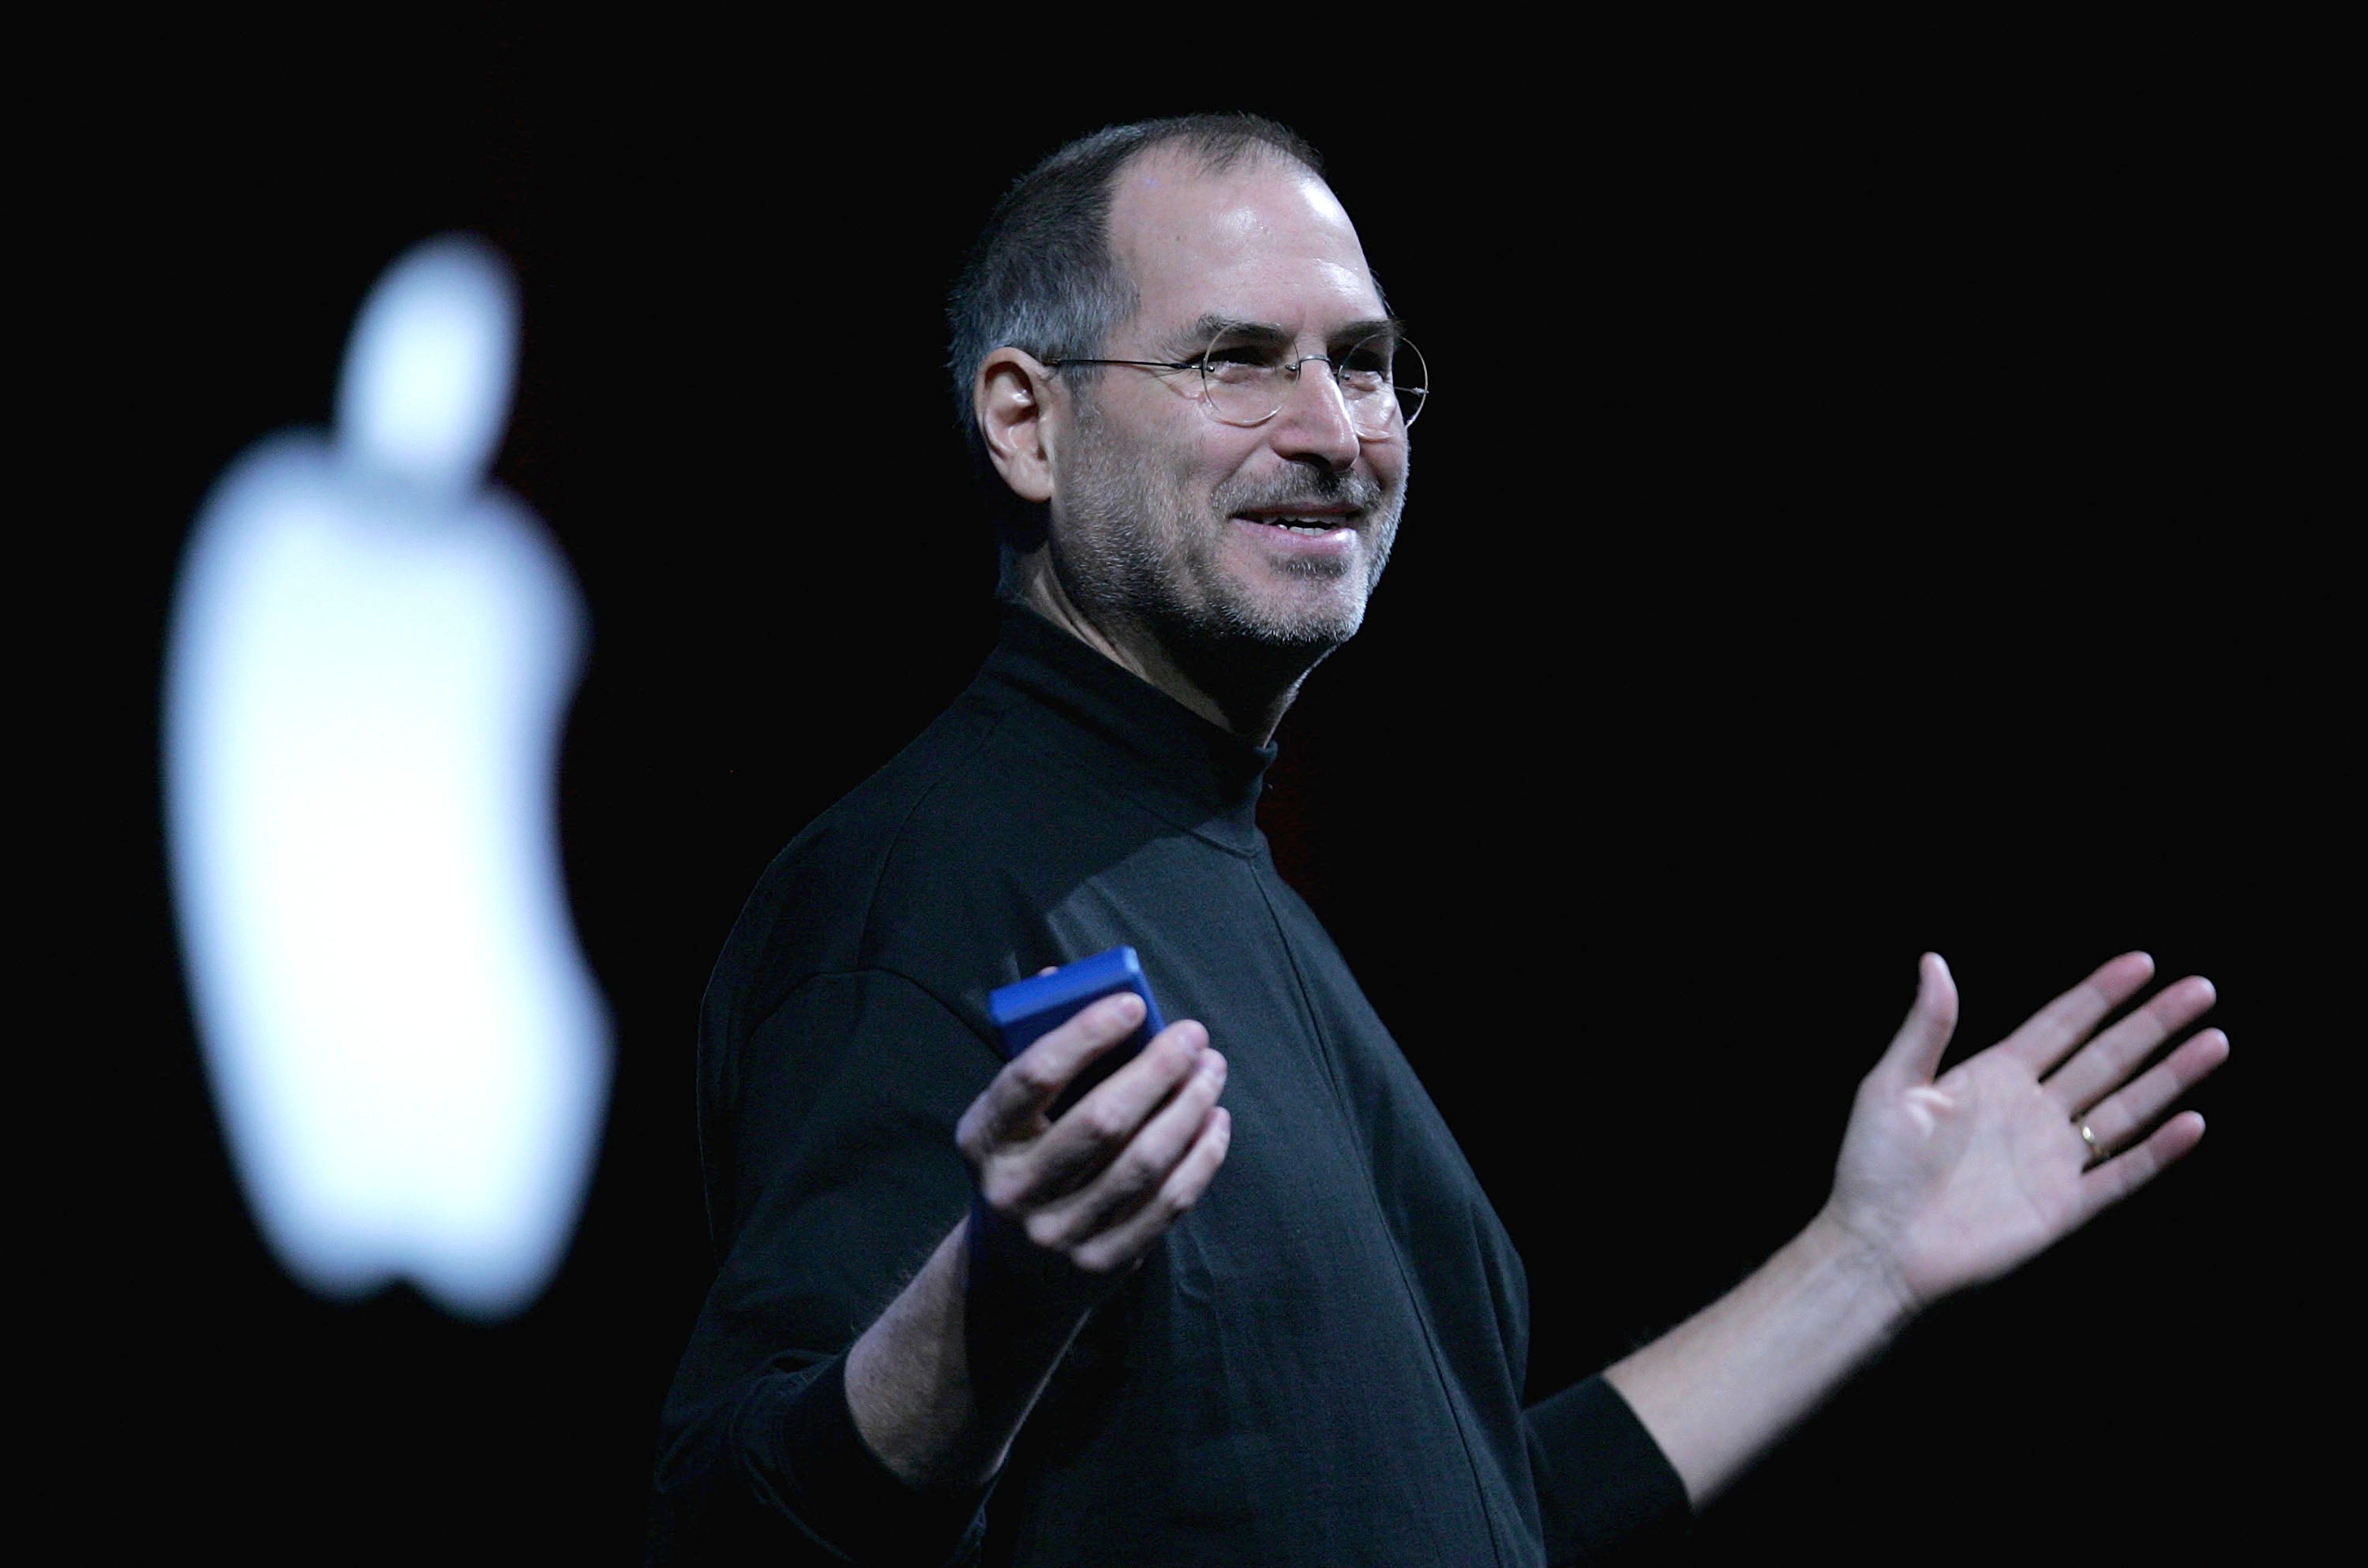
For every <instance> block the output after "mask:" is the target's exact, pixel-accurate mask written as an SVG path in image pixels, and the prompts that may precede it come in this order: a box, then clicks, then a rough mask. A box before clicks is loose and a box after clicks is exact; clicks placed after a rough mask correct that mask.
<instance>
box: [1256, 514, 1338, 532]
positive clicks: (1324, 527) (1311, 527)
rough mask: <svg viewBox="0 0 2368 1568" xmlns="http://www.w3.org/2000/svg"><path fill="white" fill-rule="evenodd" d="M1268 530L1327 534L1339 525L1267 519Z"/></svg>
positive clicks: (1300, 518) (1292, 519) (1295, 519)
mask: <svg viewBox="0 0 2368 1568" xmlns="http://www.w3.org/2000/svg"><path fill="white" fill-rule="evenodd" d="M1264 520H1265V522H1266V523H1267V525H1268V526H1269V528H1288V529H1290V530H1291V531H1292V533H1295V534H1328V533H1330V532H1331V531H1332V530H1333V529H1334V528H1338V527H1339V526H1340V525H1339V524H1338V523H1337V522H1309V521H1308V520H1307V519H1305V518H1304V517H1268V518H1266V519H1264Z"/></svg>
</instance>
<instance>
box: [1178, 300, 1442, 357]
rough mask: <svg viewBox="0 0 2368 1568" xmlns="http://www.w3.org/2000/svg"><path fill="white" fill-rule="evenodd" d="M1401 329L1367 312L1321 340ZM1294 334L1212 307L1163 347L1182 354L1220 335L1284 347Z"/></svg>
mask: <svg viewBox="0 0 2368 1568" xmlns="http://www.w3.org/2000/svg"><path fill="white" fill-rule="evenodd" d="M1405 331H1406V324H1405V323H1404V322H1401V321H1400V320H1398V318H1397V317H1395V316H1369V317H1366V318H1364V319H1362V320H1360V321H1352V322H1349V323H1346V324H1343V325H1342V326H1340V327H1339V328H1338V330H1336V331H1334V332H1332V333H1331V334H1329V335H1327V336H1326V339H1325V341H1326V343H1327V344H1332V345H1338V346H1340V347H1346V346H1348V345H1349V344H1353V343H1361V342H1363V341H1364V340H1365V339H1366V338H1369V337H1378V336H1380V335H1382V334H1383V333H1388V334H1391V335H1395V336H1403V335H1405ZM1220 336H1230V337H1235V338H1238V339H1239V340H1240V341H1242V342H1243V343H1245V344H1255V345H1261V346H1268V347H1275V348H1288V347H1291V340H1292V337H1293V336H1295V334H1292V333H1290V332H1286V331H1284V330H1283V329H1282V327H1281V325H1279V324H1276V323H1273V322H1258V321H1243V320H1242V319H1240V318H1239V317H1237V316H1228V315H1223V314H1220V313H1218V312H1213V311H1212V312H1210V313H1209V314H1207V315H1204V316H1202V317H1201V319H1200V320H1198V321H1196V322H1193V323H1192V324H1190V325H1189V326H1186V327H1183V328H1180V329H1179V330H1178V331H1177V332H1176V333H1175V334H1173V335H1171V336H1170V337H1169V338H1168V339H1167V347H1168V350H1169V351H1170V352H1173V353H1174V354H1176V355H1177V356H1178V358H1187V357H1190V355H1192V354H1194V353H1195V352H1197V351H1199V350H1201V349H1203V348H1206V347H1208V346H1209V345H1210V344H1212V343H1213V342H1215V341H1216V340H1217V339H1218V338H1219V337H1220Z"/></svg>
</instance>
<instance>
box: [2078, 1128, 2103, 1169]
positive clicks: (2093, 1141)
mask: <svg viewBox="0 0 2368 1568" xmlns="http://www.w3.org/2000/svg"><path fill="white" fill-rule="evenodd" d="M2080 1142H2083V1143H2086V1144H2087V1145H2089V1165H2099V1164H2100V1163H2102V1162H2103V1160H2104V1158H2105V1146H2104V1145H2103V1144H2102V1143H2100V1142H2097V1134H2096V1132H2095V1131H2093V1130H2092V1129H2091V1128H2090V1127H2089V1124H2088V1123H2087V1122H2085V1121H2084V1122H2082V1123H2081V1124H2080ZM2084 1168H2085V1167H2084Z"/></svg>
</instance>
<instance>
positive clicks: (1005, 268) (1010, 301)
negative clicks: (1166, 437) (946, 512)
mask: <svg viewBox="0 0 2368 1568" xmlns="http://www.w3.org/2000/svg"><path fill="white" fill-rule="evenodd" d="M1170 146H1174V147H1180V148H1182V149H1184V150H1185V151H1186V152H1188V153H1191V154H1192V155H1193V156H1194V157H1196V158H1197V159H1199V160H1200V162H1201V165H1202V167H1204V168H1205V169H1207V170H1208V172H1210V173H1211V174H1224V173H1225V172H1226V171H1227V170H1229V169H1231V168H1233V167H1234V166H1235V165H1238V164H1240V163H1242V162H1243V161H1244V160H1245V159H1247V158H1251V157H1262V156H1281V157H1283V158H1286V159H1289V160H1290V161H1291V162H1292V163H1295V164H1297V165H1300V166H1301V167H1303V168H1304V169H1306V170H1307V172H1308V173H1310V174H1312V175H1315V176H1317V177H1318V178H1321V177H1322V176H1323V173H1324V160H1323V157H1322V155H1321V154H1319V153H1317V152H1316V151H1315V148H1314V147H1313V146H1310V145H1309V144H1308V143H1307V142H1306V141H1305V140H1304V139H1303V138H1302V137H1301V136H1300V135H1299V134H1298V133H1297V132H1296V131H1292V130H1291V129H1290V128H1288V127H1287V126H1283V125H1281V124H1278V123H1277V122H1276V121H1274V120H1271V119H1263V118H1261V117H1259V116H1258V115H1254V114H1190V115H1178V116H1175V117H1173V118H1170V119H1145V120H1139V121H1137V122H1136V123H1134V124H1133V125H1112V126H1107V127H1105V128H1103V129H1102V130H1100V131H1095V132H1094V133H1093V134H1092V135H1091V136H1086V137H1081V138H1079V139H1078V140H1076V141H1075V142H1070V143H1069V144H1068V145H1067V146H1065V147H1063V148H1062V149H1061V150H1060V151H1059V152H1057V153H1053V155H1052V156H1051V157H1049V158H1046V159H1045V160H1044V161H1043V162H1042V163H1041V164H1038V165H1036V166H1035V167H1034V168H1032V169H1030V170H1029V171H1028V172H1027V173H1026V174H1024V175H1022V176H1019V179H1018V180H1016V181H1015V182H1013V184H1012V187H1011V188H1010V189H1009V190H1008V191H1006V192H1004V195H1003V199H1002V200H1000V201H998V202H996V204H995V210H994V211H993V212H992V213H991V214H989V215H988V217H987V221H986V228H985V231H984V232H982V233H980V235H979V237H978V241H977V243H976V244H973V246H972V247H971V252H970V257H969V259H968V261H966V262H965V263H964V264H963V266H962V276H961V277H960V278H957V279H956V280H955V283H954V289H953V295H952V298H951V300H950V301H948V304H947V307H946V319H947V323H948V325H949V326H950V327H951V335H952V344H951V352H950V353H949V355H948V357H947V364H946V368H947V369H948V370H949V371H950V372H951V375H952V378H953V394H954V407H955V416H956V418H957V419H958V420H959V421H960V422H961V425H962V433H963V435H964V436H965V437H967V438H968V440H969V442H970V447H971V454H972V456H973V458H975V459H976V460H978V463H979V466H980V467H981V469H982V470H985V469H986V467H987V464H986V443H985V438H984V437H983V436H982V435H981V434H980V431H979V428H978V416H977V414H976V412H975V410H974V409H973V407H972V403H971V398H972V389H973V386H974V384H975V383H976V381H977V380H978V371H979V367H980V366H981V365H983V364H985V362H986V357H987V356H988V355H990V354H992V353H994V352H995V351H996V349H998V348H1003V347H1012V348H1018V349H1021V350H1023V351H1025V352H1027V353H1029V354H1031V355H1033V356H1035V357H1036V358H1039V359H1072V358H1093V357H1094V356H1096V355H1098V354H1099V353H1100V352H1101V349H1102V345H1103V343H1104V342H1105V341H1106V340H1107V339H1108V338H1109V336H1110V332H1111V330H1112V329H1113V328H1115V327H1117V326H1118V325H1120V324H1121V323H1123V322H1124V321H1125V320H1126V319H1127V318H1128V317H1129V316H1131V315H1133V313H1134V305H1135V292H1134V280H1133V278H1130V277H1128V276H1127V272H1126V268H1125V267H1123V266H1122V265H1121V264H1120V262H1119V259H1118V257H1117V256H1113V255H1112V254H1111V252H1110V201H1111V198H1112V194H1113V191H1114V188H1115V187H1116V185H1117V183H1118V176H1119V171H1121V169H1123V168H1124V167H1125V166H1126V165H1128V164H1130V163H1132V162H1133V161H1134V159H1135V158H1137V157H1138V156H1140V155H1142V154H1144V153H1149V152H1152V151H1154V150H1156V149H1157V148H1161V147H1170ZM1077 373H1078V374H1080V375H1090V374H1092V367H1089V366H1087V367H1080V368H1079V369H1078V371H1077ZM988 488H989V490H990V493H994V492H1001V491H1002V489H1003V487H1002V486H1001V485H999V484H992V483H990V485H989V487H988ZM1007 494H1008V493H1007ZM1015 499H1016V498H1015ZM1040 526H1041V525H1040ZM1004 534H1005V539H1006V541H1007V544H1008V543H1009V542H1010V540H1011V530H1010V528H1009V527H1008V526H1006V527H1005V528H1004Z"/></svg>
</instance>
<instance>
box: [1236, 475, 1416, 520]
mask: <svg viewBox="0 0 2368 1568" xmlns="http://www.w3.org/2000/svg"><path fill="white" fill-rule="evenodd" d="M1215 499H1216V508H1215V509H1216V512H1217V514H1218V516H1220V517H1232V516H1233V515H1234V514H1235V513H1236V512H1258V511H1267V512H1280V511H1288V510H1290V509H1291V508H1292V507H1293V506H1306V505H1309V504H1311V503H1320V504H1322V505H1325V506H1354V507H1355V508H1357V510H1359V511H1360V512H1378V511H1380V510H1381V508H1382V500H1383V495H1382V486H1381V482H1380V481H1378V480H1376V479H1375V478H1374V477H1373V476H1372V474H1370V473H1366V472H1361V471H1360V470H1357V469H1351V470H1349V472H1346V473H1335V472H1332V471H1331V470H1330V469H1318V468H1311V469H1306V470H1304V471H1302V472H1297V473H1291V474H1284V475H1281V476H1280V477H1279V478H1277V479H1274V480H1270V481H1268V482H1267V483H1262V484H1245V485H1243V486H1242V487H1241V488H1239V489H1229V490H1227V491H1225V492H1224V494H1220V495H1218V496H1217V497H1216V498H1215Z"/></svg>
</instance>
